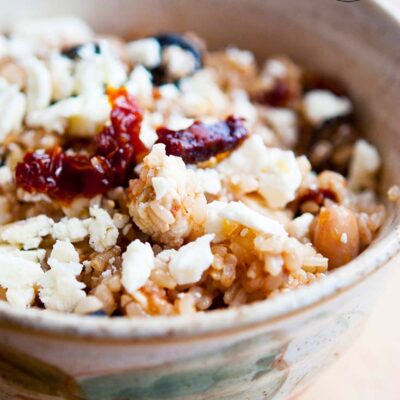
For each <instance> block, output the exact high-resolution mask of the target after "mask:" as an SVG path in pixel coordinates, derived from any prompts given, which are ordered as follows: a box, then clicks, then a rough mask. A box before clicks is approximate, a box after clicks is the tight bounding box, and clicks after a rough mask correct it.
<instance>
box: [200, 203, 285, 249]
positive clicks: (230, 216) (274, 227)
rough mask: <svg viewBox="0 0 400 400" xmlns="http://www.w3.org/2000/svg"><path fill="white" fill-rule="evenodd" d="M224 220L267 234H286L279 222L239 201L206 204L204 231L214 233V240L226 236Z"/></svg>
mask: <svg viewBox="0 0 400 400" xmlns="http://www.w3.org/2000/svg"><path fill="white" fill-rule="evenodd" d="M225 221H231V222H235V223H237V224H239V225H243V226H245V227H247V228H250V229H253V230H255V231H257V232H259V233H263V234H267V235H275V236H287V233H286V231H285V229H284V228H283V226H282V225H281V224H280V223H279V222H277V221H275V220H273V219H271V218H269V217H266V216H265V215H262V214H260V213H258V212H256V211H254V210H252V209H251V208H249V207H247V206H246V205H245V204H243V203H242V202H240V201H231V202H229V203H225V202H222V201H213V202H211V203H209V204H207V220H206V223H205V231H206V232H207V233H213V234H214V235H215V238H214V242H220V241H223V240H224V239H226V238H227V232H226V222H225Z"/></svg>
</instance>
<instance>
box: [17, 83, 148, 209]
mask: <svg viewBox="0 0 400 400" xmlns="http://www.w3.org/2000/svg"><path fill="white" fill-rule="evenodd" d="M107 94H108V96H109V100H110V103H111V106H112V110H111V124H110V125H108V126H106V127H104V129H103V130H102V131H101V132H100V133H99V134H98V135H97V136H96V138H95V139H94V143H93V147H94V151H93V153H92V154H76V153H71V152H66V151H64V150H63V149H61V148H60V147H56V148H53V149H50V150H46V151H43V150H37V151H34V152H28V153H27V154H26V155H25V157H24V159H23V161H22V162H20V163H19V164H18V165H17V168H16V182H17V185H18V186H19V187H21V188H23V189H24V190H26V191H28V192H30V193H34V192H40V193H45V194H47V195H48V196H50V197H52V198H55V199H57V200H60V201H64V202H65V201H70V200H72V199H73V198H74V197H76V196H84V197H93V196H95V195H97V194H99V193H104V192H105V191H107V190H108V189H110V188H112V187H115V186H118V185H124V184H125V183H126V182H127V179H128V178H129V173H130V171H131V170H132V167H133V165H134V164H135V158H136V157H140V156H141V155H142V154H143V152H144V151H145V147H144V145H143V143H142V142H141V141H140V139H139V132H140V126H141V122H142V119H143V115H142V111H141V110H140V108H139V106H138V105H137V104H136V102H135V100H134V99H133V98H132V97H131V96H130V95H129V94H128V92H127V91H126V90H125V89H109V90H108V92H107Z"/></svg>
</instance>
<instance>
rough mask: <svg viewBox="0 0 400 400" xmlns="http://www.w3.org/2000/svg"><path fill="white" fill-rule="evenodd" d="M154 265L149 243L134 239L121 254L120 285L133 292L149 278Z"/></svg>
mask: <svg viewBox="0 0 400 400" xmlns="http://www.w3.org/2000/svg"><path fill="white" fill-rule="evenodd" d="M153 267H154V254H153V250H152V248H151V246H150V244H149V243H142V242H141V241H140V240H138V239H136V240H135V241H133V242H132V243H130V244H129V246H128V247H127V249H126V251H125V253H123V254H122V285H123V286H124V288H125V289H126V290H127V291H128V292H129V293H133V292H135V291H136V290H138V289H140V288H141V287H142V286H143V285H144V284H145V283H146V282H147V280H148V279H149V277H150V274H151V270H152V269H153Z"/></svg>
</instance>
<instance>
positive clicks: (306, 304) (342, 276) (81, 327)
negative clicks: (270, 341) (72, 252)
mask: <svg viewBox="0 0 400 400" xmlns="http://www.w3.org/2000/svg"><path fill="white" fill-rule="evenodd" d="M364 1H366V2H367V3H370V4H371V5H373V6H375V7H376V9H380V11H384V12H385V15H386V17H387V18H391V19H394V20H395V21H396V22H397V23H398V24H399V33H400V10H399V9H397V8H396V7H395V6H393V5H392V4H389V3H386V2H385V1H384V0H364ZM392 207H394V205H392ZM397 212H399V210H397ZM387 223H388V221H387V222H386V224H387ZM392 225H394V226H393V227H392V228H391V230H390V232H388V233H387V234H386V235H385V236H384V238H382V239H379V238H378V239H377V240H376V241H375V242H373V243H372V244H371V245H370V246H369V247H368V248H367V249H366V250H365V251H364V252H363V253H362V254H360V255H359V256H358V257H357V258H355V259H354V260H353V261H351V262H350V263H348V264H347V265H346V266H345V268H343V267H342V268H339V269H338V270H336V271H335V272H334V273H332V274H329V275H328V276H327V277H326V278H324V279H323V280H320V281H318V282H316V283H313V284H311V285H309V286H304V287H302V288H299V289H296V290H294V291H291V292H288V293H283V294H280V295H279V296H276V297H275V298H272V299H268V300H264V301H259V302H255V303H252V304H248V305H243V306H240V307H237V308H231V309H221V310H213V311H207V312H199V313H195V314H192V315H181V316H169V317H162V316H160V317H151V318H127V317H114V318H101V317H93V316H81V315H77V314H63V313H57V312H54V311H50V310H40V309H35V308H31V309H27V310H19V309H14V308H12V307H11V306H10V305H9V304H8V303H6V302H0V327H4V328H6V329H12V330H17V331H24V332H26V330H29V333H31V334H38V335H40V336H43V335H57V336H67V337H69V338H70V339H79V340H83V339H90V340H93V339H95V340H146V341H149V340H156V339H169V340H173V339H174V338H175V339H176V338H180V339H183V338H185V337H187V338H193V337H200V336H204V335H210V334H220V333H223V332H225V331H231V330H243V329H251V328H253V327H255V326H257V325H260V324H262V325H266V324H268V325H272V324H276V323H277V322H279V321H283V320H285V319H288V318H290V317H291V316H293V315H297V314H300V313H302V312H305V311H307V310H309V309H312V308H314V307H317V306H319V305H320V304H321V303H324V302H327V301H329V300H331V299H332V298H334V297H335V296H336V295H338V294H340V293H343V292H345V291H348V290H351V289H352V288H353V287H355V286H357V285H358V284H359V283H361V282H362V281H363V280H365V279H367V278H368V277H369V276H370V275H372V274H374V273H375V272H377V271H378V270H380V269H381V268H382V267H384V266H385V265H386V264H387V263H388V262H389V261H390V260H391V259H392V258H394V257H395V256H396V255H397V254H398V253H400V225H399V224H398V223H397V224H393V223H392Z"/></svg>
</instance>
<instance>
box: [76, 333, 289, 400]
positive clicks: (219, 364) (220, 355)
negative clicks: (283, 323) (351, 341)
mask: <svg viewBox="0 0 400 400" xmlns="http://www.w3.org/2000/svg"><path fill="white" fill-rule="evenodd" d="M270 339H271V337H267V336H265V335H263V336H259V337H256V338H252V339H249V340H246V341H243V342H241V343H239V344H235V345H233V346H231V347H228V348H225V349H223V350H221V351H219V352H212V353H211V352H210V353H207V354H203V355H201V356H197V357H194V358H193V359H189V360H183V361H177V362H176V363H174V364H173V365H168V364H167V365H163V366H159V367H155V368H151V369H148V370H140V371H130V372H124V373H120V374H116V375H106V376H100V377H95V378H89V379H84V380H82V381H80V386H81V387H82V390H83V392H84V394H85V399H87V400H172V399H179V400H200V399H218V400H222V399H232V400H234V399H238V400H239V399H240V400H244V399H247V398H249V399H255V398H263V399H270V398H272V396H273V394H274V393H276V391H277V390H278V389H279V388H280V387H281V385H282V384H283V382H284V381H285V379H286V377H287V369H277V368H275V366H274V363H275V362H276V361H278V360H279V359H280V357H281V355H282V353H283V351H284V349H285V347H286V346H285V347H284V348H282V347H281V346H280V347H277V348H274V349H271V342H270V341H269V340H270ZM263 350H264V354H266V356H265V357H262V355H263ZM260 356H261V357H260ZM251 393H254V395H253V394H251ZM255 393H257V395H260V394H261V396H262V397H255ZM249 395H250V396H253V397H248V396H249Z"/></svg>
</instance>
